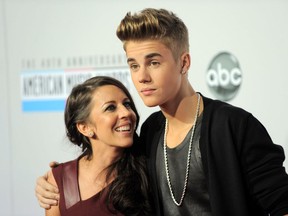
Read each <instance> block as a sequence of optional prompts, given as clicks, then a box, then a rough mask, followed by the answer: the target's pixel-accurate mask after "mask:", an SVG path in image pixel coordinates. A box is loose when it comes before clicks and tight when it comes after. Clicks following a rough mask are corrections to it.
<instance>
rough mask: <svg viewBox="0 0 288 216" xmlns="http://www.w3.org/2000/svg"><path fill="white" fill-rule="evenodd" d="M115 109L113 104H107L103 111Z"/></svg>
mask: <svg viewBox="0 0 288 216" xmlns="http://www.w3.org/2000/svg"><path fill="white" fill-rule="evenodd" d="M115 109H116V107H115V106H114V105H109V106H108V107H106V109H105V111H114V110H115Z"/></svg>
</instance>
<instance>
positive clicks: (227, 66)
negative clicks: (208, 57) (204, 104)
mask: <svg viewBox="0 0 288 216" xmlns="http://www.w3.org/2000/svg"><path fill="white" fill-rule="evenodd" d="M206 81H207V85H208V87H209V89H210V91H211V92H212V94H213V95H214V96H215V97H216V98H217V99H220V100H224V101H229V100H231V99H233V98H234V97H235V95H236V94H237V92H238V90H239V87H240V85H241V83H242V72H241V70H240V66H239V62H238V61H237V59H236V58H235V56H233V55H232V54H231V53H228V52H221V53H219V54H218V55H216V56H215V57H214V58H213V59H212V61H211V63H210V65H209V67H208V70H207V74H206Z"/></svg>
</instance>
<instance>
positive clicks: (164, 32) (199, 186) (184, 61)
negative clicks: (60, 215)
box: [36, 8, 288, 216]
mask: <svg viewBox="0 0 288 216" xmlns="http://www.w3.org/2000/svg"><path fill="white" fill-rule="evenodd" d="M117 36H118V37H119V39H120V40H121V41H122V42H123V47H124V50H125V52H126V55H127V62H128V65H129V68H130V70H131V77H132V80H133V83H134V85H135V87H136V89H137V91H138V93H139V95H140V97H141V98H142V100H143V102H144V103H145V105H146V106H149V107H154V106H159V107H160V109H161V111H159V112H156V113H153V114H152V115H151V116H150V117H149V118H148V119H147V120H146V121H145V122H144V123H143V125H142V128H141V133H140V139H141V141H142V144H143V146H144V147H145V153H146V156H147V167H148V174H149V177H150V183H151V186H152V189H153V190H152V191H153V192H154V194H153V197H154V202H155V206H156V210H157V215H165V216H167V215H171V216H172V215H173V216H175V215H183V216H189V215H205V216H206V215H213V216H223V215H229V216H230V215H233V216H238V215H239V216H246V215H253V216H254V215H269V214H270V215H285V214H287V215H288V176H287V173H286V172H285V169H284V167H283V161H284V158H285V157H284V152H283V149H282V148H281V146H278V145H275V144H273V142H272V140H271V138H270V136H269V134H268V133H267V131H266V129H265V128H264V127H263V125H262V124H261V123H260V122H259V121H258V120H257V119H256V118H255V117H254V116H253V115H252V114H251V113H249V112H247V111H245V110H243V109H241V108H237V107H234V106H231V105H229V104H227V103H224V102H221V101H217V100H211V99H209V98H206V97H204V96H203V95H201V94H200V93H197V92H195V90H194V89H193V87H192V86H191V84H190V82H189V80H188V70H189V67H190V55H189V42H188V30H187V27H186V26H185V24H184V23H183V22H182V20H181V19H179V18H178V17H177V16H176V15H175V14H174V13H172V12H169V11H166V10H164V9H159V10H157V9H151V8H148V9H144V10H143V11H141V12H140V13H138V14H131V13H128V14H127V15H126V16H125V17H124V19H123V20H122V21H121V23H120V25H119V27H118V29H117ZM37 184H38V185H37V187H36V194H37V197H38V199H39V202H40V205H41V206H43V207H46V206H45V205H46V204H50V203H51V201H49V200H48V201H47V198H50V197H53V196H55V194H53V193H48V192H47V190H50V188H51V186H50V185H48V184H47V183H46V182H45V177H40V178H39V179H38V183H37ZM44 191H45V192H44ZM56 196H57V195H56ZM48 207H49V205H48Z"/></svg>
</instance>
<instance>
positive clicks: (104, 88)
mask: <svg viewBox="0 0 288 216" xmlns="http://www.w3.org/2000/svg"><path fill="white" fill-rule="evenodd" d="M138 122H139V115H138V113H137V110H136V108H135V104H134V102H133V99H132V97H131V95H130V94H129V92H128V90H127V89H126V88H125V86H124V85H123V84H122V83H121V82H119V81H118V80H116V79H114V78H111V77H105V76H98V77H93V78H91V79H89V80H87V81H85V82H84V83H82V84H79V85H77V86H76V87H74V88H73V89H72V92H71V94H70V96H69V97H68V99H67V103H66V107H65V125H66V134H67V137H68V138H69V140H70V141H71V142H72V143H74V144H75V145H78V146H79V147H80V148H82V151H83V154H82V155H81V156H80V157H79V158H77V159H76V160H73V161H69V162H66V163H63V164H60V165H59V166H58V167H56V168H53V169H52V170H51V171H50V172H49V174H48V176H49V177H48V180H49V182H50V183H52V184H54V185H55V186H56V185H57V186H58V188H59V191H60V200H59V203H58V205H56V206H52V207H51V208H50V209H46V216H52V215H53V216H57V215H61V216H65V215H69V216H73V215H82V216H83V215H87V216H88V215H150V214H151V213H150V204H149V198H148V197H149V195H148V184H147V177H146V172H145V165H144V164H145V161H144V159H143V158H142V156H141V154H140V149H139V148H138V146H137V134H136V132H135V130H136V129H137V126H138ZM133 142H134V144H133ZM132 145H133V146H132Z"/></svg>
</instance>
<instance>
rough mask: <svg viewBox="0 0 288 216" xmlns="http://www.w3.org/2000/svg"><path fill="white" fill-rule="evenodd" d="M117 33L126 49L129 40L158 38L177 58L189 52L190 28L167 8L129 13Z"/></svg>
mask: <svg viewBox="0 0 288 216" xmlns="http://www.w3.org/2000/svg"><path fill="white" fill-rule="evenodd" d="M116 34H117V36H118V38H119V39H120V40H121V41H122V42H123V47H124V50H125V46H126V43H127V42H128V41H142V40H150V39H152V40H158V41H160V42H161V43H163V44H164V45H165V46H167V47H168V48H169V49H170V50H171V51H172V53H173V56H174V58H175V60H177V59H178V58H179V57H180V55H182V54H183V53H184V52H189V36H188V30H187V27H186V25H185V24H184V22H183V21H182V20H181V19H180V18H179V17H177V16H176V15H175V14H174V13H172V12H170V11H167V10H165V9H154V8H146V9H144V10H142V11H140V12H139V13H135V14H131V12H129V13H127V14H126V16H125V17H124V18H123V19H122V20H121V22H120V24H119V26H118V28H117V31H116Z"/></svg>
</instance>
